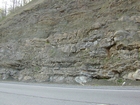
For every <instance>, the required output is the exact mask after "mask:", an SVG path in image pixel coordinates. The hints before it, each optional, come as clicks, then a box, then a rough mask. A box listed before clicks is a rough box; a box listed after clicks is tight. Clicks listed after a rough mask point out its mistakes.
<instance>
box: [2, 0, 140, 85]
mask: <svg viewBox="0 0 140 105" xmlns="http://www.w3.org/2000/svg"><path fill="white" fill-rule="evenodd" d="M27 7H28V8H27ZM29 7H30V8H29ZM139 10H140V3H139V0H44V1H42V2H40V3H37V1H36V2H33V3H30V4H29V5H28V6H26V8H23V10H22V11H19V12H17V13H15V14H14V15H13V16H11V17H8V18H7V19H5V20H4V21H2V22H1V23H0V37H1V38H0V42H1V43H0V79H1V80H7V79H13V80H17V81H31V82H55V83H74V82H78V83H80V84H84V83H86V82H88V81H92V80H93V79H110V80H111V79H112V80H114V79H119V78H123V79H132V80H140V70H139V69H140V12H139Z"/></svg>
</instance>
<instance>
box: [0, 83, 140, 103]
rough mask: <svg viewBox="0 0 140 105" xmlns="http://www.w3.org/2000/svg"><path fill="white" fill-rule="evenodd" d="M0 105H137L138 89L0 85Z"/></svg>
mask: <svg viewBox="0 0 140 105" xmlns="http://www.w3.org/2000/svg"><path fill="white" fill-rule="evenodd" d="M0 105H140V87H87V86H70V85H69V86H67V85H43V84H25V83H4V82H1V83H0Z"/></svg>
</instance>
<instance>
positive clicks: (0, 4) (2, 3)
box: [0, 0, 11, 8]
mask: <svg viewBox="0 0 140 105" xmlns="http://www.w3.org/2000/svg"><path fill="white" fill-rule="evenodd" d="M10 1H11V0H0V8H4V7H5V2H7V6H8V7H10V5H11V2H10Z"/></svg>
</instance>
